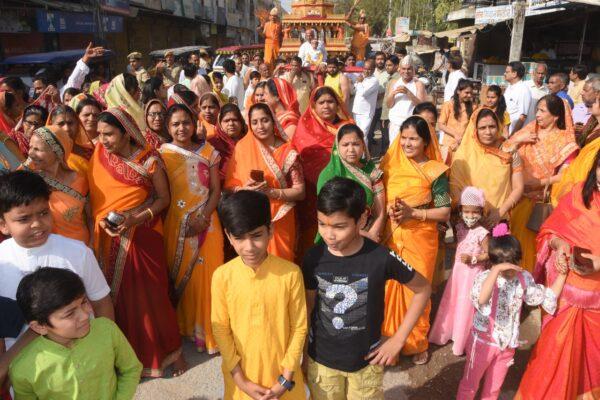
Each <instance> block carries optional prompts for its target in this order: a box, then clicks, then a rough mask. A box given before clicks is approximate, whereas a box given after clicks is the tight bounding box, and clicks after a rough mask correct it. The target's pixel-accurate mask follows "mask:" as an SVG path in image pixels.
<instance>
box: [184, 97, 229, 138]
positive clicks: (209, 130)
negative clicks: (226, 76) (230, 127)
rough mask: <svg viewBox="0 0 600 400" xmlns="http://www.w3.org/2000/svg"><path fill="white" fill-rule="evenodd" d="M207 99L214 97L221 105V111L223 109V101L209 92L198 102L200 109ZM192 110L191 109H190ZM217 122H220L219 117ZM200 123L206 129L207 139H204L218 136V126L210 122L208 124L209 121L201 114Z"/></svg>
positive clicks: (199, 115) (199, 116)
mask: <svg viewBox="0 0 600 400" xmlns="http://www.w3.org/2000/svg"><path fill="white" fill-rule="evenodd" d="M207 97H213V98H214V100H216V102H217V104H218V105H219V110H220V109H221V101H220V100H219V97H218V96H217V95H216V94H214V93H213V92H209V93H204V94H203V95H202V97H200V99H199V100H198V107H200V106H201V105H202V103H203V102H204V100H205V99H206V98H207ZM188 107H189V106H188ZM190 109H191V108H190ZM216 119H217V121H218V120H219V117H218V116H217V118H216ZM198 121H199V122H200V124H201V125H202V126H203V127H204V129H206V137H205V138H202V139H206V140H209V139H211V138H212V137H214V136H216V135H217V127H216V124H211V123H210V122H208V121H207V120H205V119H204V118H203V117H202V115H201V114H200V113H198Z"/></svg>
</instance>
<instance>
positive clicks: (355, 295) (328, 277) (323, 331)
mask: <svg viewBox="0 0 600 400" xmlns="http://www.w3.org/2000/svg"><path fill="white" fill-rule="evenodd" d="M302 264H303V265H302V272H303V274H304V284H305V286H306V289H307V290H316V291H317V300H316V304H315V308H314V311H313V313H312V315H311V329H310V332H309V342H308V354H309V355H310V357H312V359H313V360H315V361H316V362H318V363H320V364H323V365H325V366H327V367H329V368H334V369H337V370H340V371H345V372H355V371H358V370H360V369H362V368H364V367H366V366H367V365H368V361H365V360H364V358H365V356H366V355H367V354H368V353H369V351H371V350H372V349H374V348H375V347H376V346H377V345H378V344H379V341H380V339H381V324H382V323H383V312H384V307H385V282H386V281H387V280H388V279H394V280H396V281H398V282H400V283H407V282H410V280H411V279H412V278H413V276H414V274H415V271H414V270H413V269H412V268H411V267H410V266H409V265H408V263H406V261H404V260H403V259H402V258H401V257H400V256H398V255H397V254H395V253H394V252H393V251H391V250H389V249H388V248H386V247H383V246H381V245H379V244H377V243H375V242H373V241H372V240H370V239H367V238H365V239H364V244H363V247H362V248H361V249H360V251H358V252H357V253H355V254H353V255H351V256H347V257H338V256H334V255H333V254H331V253H330V252H329V251H328V250H327V245H325V244H324V243H321V244H318V245H316V246H314V247H313V248H311V249H310V250H309V251H308V252H307V253H306V255H305V256H304V261H303V263H302Z"/></svg>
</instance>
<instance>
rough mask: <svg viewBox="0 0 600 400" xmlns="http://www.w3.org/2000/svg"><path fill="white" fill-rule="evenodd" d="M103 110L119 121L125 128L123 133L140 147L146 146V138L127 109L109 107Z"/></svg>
mask: <svg viewBox="0 0 600 400" xmlns="http://www.w3.org/2000/svg"><path fill="white" fill-rule="evenodd" d="M104 112H107V113H109V114H111V115H112V116H113V117H115V118H116V119H117V120H118V121H119V122H120V123H121V125H123V128H125V133H126V134H127V135H128V136H129V137H130V138H132V139H133V140H134V141H135V142H136V143H137V144H138V145H139V146H140V147H142V148H145V147H146V145H147V143H146V139H144V135H143V134H142V131H141V130H140V128H139V126H138V125H137V123H136V122H135V119H134V118H133V116H132V115H131V114H129V112H127V110H125V109H124V108H122V107H111V108H109V109H107V110H106V111H104Z"/></svg>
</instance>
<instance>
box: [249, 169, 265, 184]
mask: <svg viewBox="0 0 600 400" xmlns="http://www.w3.org/2000/svg"><path fill="white" fill-rule="evenodd" d="M250 178H251V179H252V180H253V181H254V182H263V181H264V180H265V173H264V171H262V170H260V169H253V170H252V171H250Z"/></svg>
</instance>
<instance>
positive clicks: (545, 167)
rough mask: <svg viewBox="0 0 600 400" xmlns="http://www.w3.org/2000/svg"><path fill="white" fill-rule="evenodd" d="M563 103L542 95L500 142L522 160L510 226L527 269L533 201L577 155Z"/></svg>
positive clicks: (531, 255)
mask: <svg viewBox="0 0 600 400" xmlns="http://www.w3.org/2000/svg"><path fill="white" fill-rule="evenodd" d="M564 107H565V106H564V102H563V101H562V99H560V98H559V97H557V96H556V95H553V94H550V95H547V96H544V97H542V98H541V99H540V100H539V102H538V105H537V112H536V120H535V121H533V122H531V123H529V124H528V125H527V126H525V127H524V128H523V129H521V130H520V131H518V132H517V133H515V134H514V135H513V136H512V137H511V138H510V139H509V140H508V141H507V142H506V143H505V145H504V149H507V150H509V151H515V149H518V152H519V156H520V157H521V159H522V160H523V166H524V170H523V175H524V176H523V178H524V183H525V192H524V193H523V198H522V199H521V201H520V202H519V203H518V204H517V206H516V207H515V208H514V209H513V211H512V213H511V217H510V225H511V227H510V229H511V232H512V234H513V235H514V236H515V237H516V238H517V239H519V242H521V248H522V250H523V258H522V260H523V261H522V263H521V266H522V267H523V268H525V269H526V270H528V271H530V272H531V271H533V266H534V264H535V236H536V232H534V231H532V230H530V229H529V228H527V222H528V221H529V217H530V215H531V212H532V210H533V205H534V204H535V202H536V201H540V200H542V198H543V197H544V192H545V191H548V190H550V189H551V187H552V185H554V184H555V183H558V182H559V181H560V179H561V176H562V172H563V170H564V169H565V167H566V166H567V165H568V164H569V162H570V161H571V160H572V159H574V158H575V156H576V155H577V150H578V147H577V144H576V143H575V136H574V133H573V130H572V129H570V130H569V129H565V128H566V127H567V126H566V124H565V108H564ZM545 189H546V190H545Z"/></svg>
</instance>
